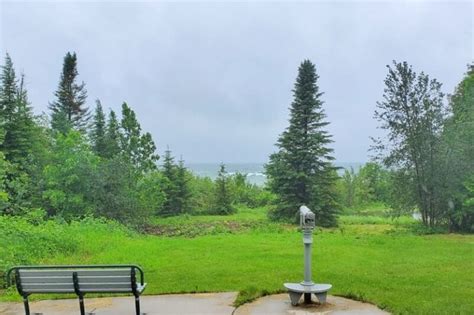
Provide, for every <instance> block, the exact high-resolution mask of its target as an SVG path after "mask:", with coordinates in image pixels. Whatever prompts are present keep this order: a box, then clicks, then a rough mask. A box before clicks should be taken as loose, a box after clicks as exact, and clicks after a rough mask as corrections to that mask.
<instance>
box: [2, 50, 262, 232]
mask: <svg viewBox="0 0 474 315" xmlns="http://www.w3.org/2000/svg"><path fill="white" fill-rule="evenodd" d="M54 97H55V100H54V101H53V102H52V103H51V104H50V110H51V117H50V119H48V117H44V116H40V117H34V115H33V113H32V110H31V106H30V105H29V102H28V96H27V91H26V89H25V86H24V79H23V76H21V78H20V79H18V78H17V76H16V74H15V70H14V67H13V62H12V60H11V58H10V57H9V56H8V55H7V56H6V58H5V63H4V65H3V67H2V72H1V76H0V114H1V115H0V213H1V214H4V215H16V216H28V215H29V213H33V212H35V211H45V213H46V215H47V216H49V217H51V218H53V217H55V218H61V219H64V220H66V221H73V220H75V219H80V218H85V217H91V216H93V217H104V218H108V219H114V220H118V221H120V222H123V223H126V224H131V225H137V224H138V223H142V222H144V221H147V220H148V219H149V218H150V217H151V216H170V215H179V214H184V213H213V214H230V213H232V212H233V210H232V209H234V206H235V205H236V204H240V203H242V204H246V205H251V206H255V207H257V206H261V205H262V204H264V203H266V202H269V200H270V198H271V197H269V196H268V192H266V191H265V190H264V189H263V188H261V187H257V186H254V185H249V184H248V183H247V182H246V177H245V176H244V175H239V176H238V178H239V179H238V181H236V180H235V179H234V176H230V175H226V174H224V173H223V174H221V176H219V178H218V179H217V180H216V181H215V182H214V181H212V180H210V179H207V178H198V177H195V176H193V175H192V174H191V173H190V172H189V171H188V170H187V169H186V167H185V165H184V161H183V160H182V159H180V160H179V161H178V163H176V162H175V159H174V157H173V156H172V153H171V151H170V150H167V151H166V152H165V156H164V162H163V164H162V165H161V166H159V165H158V163H157V161H158V159H159V155H158V154H157V153H156V149H157V148H156V146H155V143H154V141H153V139H152V137H151V134H150V133H148V132H143V131H142V128H141V126H140V123H139V121H138V118H137V116H136V114H135V112H134V110H133V109H132V108H131V107H130V106H129V105H128V104H127V103H123V104H122V110H121V116H120V117H118V116H117V114H116V113H115V112H114V111H110V112H109V114H108V115H106V114H105V113H104V109H103V107H102V103H101V102H100V100H97V101H96V107H95V110H94V113H93V115H92V117H90V114H89V110H88V107H87V105H86V104H87V93H86V90H85V84H84V83H83V82H82V83H78V70H77V57H76V54H74V53H72V54H71V53H67V54H66V56H65V58H64V64H63V69H62V72H61V76H60V82H59V86H58V90H57V91H56V92H55V94H54ZM90 118H92V119H90ZM86 129H87V133H86ZM236 177H237V176H236ZM237 182H238V184H234V183H237ZM223 183H224V185H223ZM223 191H224V192H225V194H222V192H223Z"/></svg>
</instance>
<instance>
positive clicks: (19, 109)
mask: <svg viewBox="0 0 474 315" xmlns="http://www.w3.org/2000/svg"><path fill="white" fill-rule="evenodd" d="M2 68H3V71H2V74H1V75H0V116H1V117H2V121H3V131H4V135H3V142H2V144H1V145H0V150H2V151H3V152H4V154H5V158H6V159H7V160H8V161H9V162H11V163H16V164H18V165H17V166H18V167H19V168H20V169H25V168H27V166H28V161H27V159H28V158H29V156H30V154H31V153H32V148H33V145H34V137H35V122H34V118H33V112H32V109H31V106H30V105H29V102H28V95H27V91H26V88H25V85H24V76H23V75H22V76H21V78H20V82H19V84H18V81H17V79H16V75H15V70H14V68H13V63H12V61H11V58H10V56H9V55H8V54H7V56H6V58H5V65H4V66H3V67H2Z"/></svg>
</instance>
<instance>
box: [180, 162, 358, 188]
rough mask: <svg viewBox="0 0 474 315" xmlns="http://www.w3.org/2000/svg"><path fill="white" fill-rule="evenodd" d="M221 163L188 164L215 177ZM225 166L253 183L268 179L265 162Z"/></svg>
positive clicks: (352, 164) (355, 165)
mask: <svg viewBox="0 0 474 315" xmlns="http://www.w3.org/2000/svg"><path fill="white" fill-rule="evenodd" d="M335 164H336V166H338V167H341V168H342V169H350V168H351V167H352V168H353V169H354V170H355V171H357V170H358V169H359V168H360V167H361V166H362V165H363V163H360V162H336V163H335ZM219 165H220V164H219V163H188V164H187V165H186V166H187V167H188V168H189V170H190V171H191V172H193V173H194V174H195V175H197V176H200V177H209V178H211V179H215V178H216V177H217V173H218V171H219V167H220V166H219ZM225 167H226V171H227V172H228V174H229V175H233V174H235V173H241V174H246V175H247V180H248V182H249V183H251V184H256V185H259V186H261V185H264V184H265V182H266V180H267V177H266V176H265V173H264V172H265V169H264V163H226V164H225Z"/></svg>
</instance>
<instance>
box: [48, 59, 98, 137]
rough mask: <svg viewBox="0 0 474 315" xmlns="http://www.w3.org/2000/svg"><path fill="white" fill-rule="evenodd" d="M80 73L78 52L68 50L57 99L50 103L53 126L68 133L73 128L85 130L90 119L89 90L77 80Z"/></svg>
mask: <svg viewBox="0 0 474 315" xmlns="http://www.w3.org/2000/svg"><path fill="white" fill-rule="evenodd" d="M78 74H79V73H78V71H77V57H76V53H72V54H71V53H70V52H68V53H67V54H66V56H65V57H64V63H63V69H62V72H61V78H60V81H59V86H58V90H57V91H56V92H55V93H54V95H55V96H56V100H55V101H54V102H52V103H50V105H49V108H50V110H51V111H52V115H51V126H52V128H53V129H54V130H57V131H59V132H61V133H67V132H68V131H69V129H71V128H74V129H76V130H80V131H83V130H84V129H85V128H86V127H87V123H88V121H89V110H88V108H87V107H86V99H87V91H86V89H85V83H84V82H82V83H78V82H77V76H78Z"/></svg>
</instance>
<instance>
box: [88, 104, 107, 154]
mask: <svg viewBox="0 0 474 315" xmlns="http://www.w3.org/2000/svg"><path fill="white" fill-rule="evenodd" d="M90 137H91V141H92V149H93V150H94V152H95V154H97V155H98V156H100V157H107V143H106V142H107V139H106V130H105V114H104V111H103V109H102V104H101V103H100V101H99V100H97V101H96V108H95V113H94V123H93V126H92V131H91V135H90Z"/></svg>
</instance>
